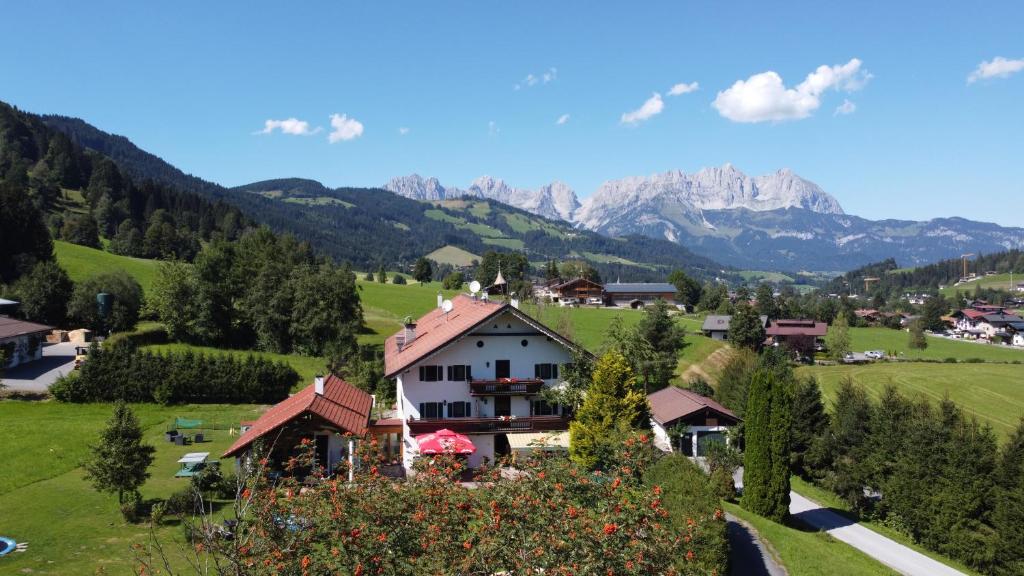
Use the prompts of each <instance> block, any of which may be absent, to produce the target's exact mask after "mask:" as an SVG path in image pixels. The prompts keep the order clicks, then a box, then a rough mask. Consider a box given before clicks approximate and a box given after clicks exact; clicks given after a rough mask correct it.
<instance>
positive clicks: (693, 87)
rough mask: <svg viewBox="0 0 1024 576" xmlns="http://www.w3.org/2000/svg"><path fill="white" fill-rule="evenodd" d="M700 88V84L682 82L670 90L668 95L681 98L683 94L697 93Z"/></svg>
mask: <svg viewBox="0 0 1024 576" xmlns="http://www.w3.org/2000/svg"><path fill="white" fill-rule="evenodd" d="M698 88H700V84H698V83H696V82H690V83H689V84H686V83H683V82H680V83H679V84H676V85H675V86H673V87H671V88H669V90H668V95H669V96H679V95H681V94H689V93H690V92H696V91H697V89H698Z"/></svg>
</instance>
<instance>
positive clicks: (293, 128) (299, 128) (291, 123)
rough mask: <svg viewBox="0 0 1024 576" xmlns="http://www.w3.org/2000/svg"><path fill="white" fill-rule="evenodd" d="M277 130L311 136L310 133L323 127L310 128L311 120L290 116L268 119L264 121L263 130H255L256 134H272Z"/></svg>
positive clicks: (283, 132)
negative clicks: (283, 118)
mask: <svg viewBox="0 0 1024 576" xmlns="http://www.w3.org/2000/svg"><path fill="white" fill-rule="evenodd" d="M275 130H279V131H280V132H281V133H282V134H292V135H295V136H309V135H310V134H316V133H317V132H319V131H320V130H322V128H310V127H309V122H306V121H305V120H299V119H298V118H288V119H287V120H267V121H265V122H263V130H260V131H259V132H255V134H272V133H273V132H274V131H275Z"/></svg>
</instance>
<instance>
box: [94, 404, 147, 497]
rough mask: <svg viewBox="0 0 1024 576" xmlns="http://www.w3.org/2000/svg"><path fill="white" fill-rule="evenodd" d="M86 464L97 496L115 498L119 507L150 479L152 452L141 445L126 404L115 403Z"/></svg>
mask: <svg viewBox="0 0 1024 576" xmlns="http://www.w3.org/2000/svg"><path fill="white" fill-rule="evenodd" d="M91 450H92V457H91V458H90V459H89V460H87V461H86V462H85V470H86V478H88V479H89V480H92V484H93V487H94V488H95V489H96V491H97V492H110V493H116V494H117V501H118V503H119V504H121V503H124V497H125V494H126V493H130V492H135V491H136V490H138V489H139V487H140V486H142V484H143V483H144V482H145V481H146V478H149V471H148V468H149V466H150V464H152V463H153V453H154V452H155V451H156V449H155V448H153V447H152V446H150V445H148V444H143V443H142V428H141V427H140V426H139V421H138V419H136V418H135V414H134V413H133V412H132V411H131V409H130V408H129V407H128V405H127V404H125V403H124V402H118V403H117V404H116V405H115V406H114V414H113V416H111V418H110V420H108V421H107V427H106V429H105V430H103V433H102V434H100V441H99V443H97V444H95V445H94V446H92V447H91Z"/></svg>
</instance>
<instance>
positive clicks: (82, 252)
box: [53, 240, 157, 293]
mask: <svg viewBox="0 0 1024 576" xmlns="http://www.w3.org/2000/svg"><path fill="white" fill-rule="evenodd" d="M53 248H54V253H55V254H56V255H57V263H58V264H60V266H61V268H63V269H64V271H66V272H67V273H68V276H70V277H71V280H73V281H75V282H79V281H81V280H85V279H86V278H88V277H90V276H95V275H96V274H99V273H100V272H107V271H110V270H117V269H120V270H124V271H125V272H127V273H128V274H129V275H131V276H132V277H133V278H135V280H136V281H138V283H139V284H140V285H141V286H142V290H143V291H144V292H146V293H149V291H150V289H151V288H152V286H153V278H154V277H155V276H156V267H157V261H156V260H146V259H143V258H131V257H128V256H118V255H117V254H111V253H110V252H105V251H103V250H97V249H95V248H88V247H86V246H79V245H78V244H71V243H70V242H64V241H62V240H54V241H53Z"/></svg>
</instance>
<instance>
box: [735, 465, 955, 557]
mask: <svg viewBox="0 0 1024 576" xmlns="http://www.w3.org/2000/svg"><path fill="white" fill-rule="evenodd" d="M733 479H734V480H735V482H736V487H737V488H742V487H743V468H742V467H741V468H740V469H738V470H737V471H736V474H735V475H734V476H733ZM789 513H790V515H792V517H793V518H796V519H797V520H800V521H801V522H803V523H804V524H807V525H808V526H811V527H813V528H817V529H819V530H823V531H825V532H828V534H829V536H832V537H833V538H835V539H836V540H839V541H840V542H845V543H847V544H849V545H850V546H853V547H854V548H856V549H858V550H860V551H861V552H863V553H865V554H867V555H868V556H870V557H872V558H874V559H875V560H878V561H879V562H881V563H882V564H885V565H886V566H888V567H889V568H892V569H893V570H895V571H897V572H899V573H900V574H905V575H906V576H967V575H966V574H964V573H963V572H960V571H959V570H954V569H953V568H950V567H949V566H946V565H945V564H943V563H941V562H939V561H937V560H932V559H931V558H929V557H927V556H925V555H924V554H921V553H920V552H918V551H916V550H912V549H910V548H908V547H906V546H904V545H903V544H900V543H899V542H896V541H894V540H891V539H889V538H886V537H885V536H882V535H881V534H879V533H878V532H875V531H874V530H871V529H870V528H867V527H865V526H862V525H860V524H857V523H856V522H854V521H852V520H850V519H849V518H847V517H845V516H843V515H841V514H837V513H836V512H833V511H832V510H830V509H828V508H824V507H822V506H821V505H819V504H817V503H815V502H813V501H811V500H808V499H807V498H804V497H803V496H801V495H799V494H797V493H796V492H793V491H790V492H789Z"/></svg>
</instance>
